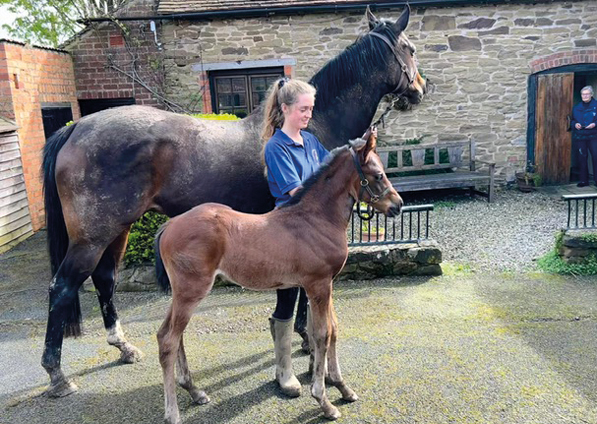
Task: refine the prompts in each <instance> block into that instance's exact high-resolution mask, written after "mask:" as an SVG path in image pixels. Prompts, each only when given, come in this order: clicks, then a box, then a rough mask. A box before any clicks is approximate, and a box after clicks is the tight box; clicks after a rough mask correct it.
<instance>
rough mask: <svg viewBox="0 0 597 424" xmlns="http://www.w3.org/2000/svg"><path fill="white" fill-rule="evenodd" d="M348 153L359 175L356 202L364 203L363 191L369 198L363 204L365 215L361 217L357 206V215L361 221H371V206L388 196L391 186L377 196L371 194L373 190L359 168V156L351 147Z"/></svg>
mask: <svg viewBox="0 0 597 424" xmlns="http://www.w3.org/2000/svg"><path fill="white" fill-rule="evenodd" d="M350 153H351V154H352V158H353V160H354V165H355V167H356V168H357V173H358V174H359V178H360V179H361V189H360V190H359V198H358V201H359V203H360V202H365V201H364V200H363V193H364V192H365V191H366V192H367V194H369V198H370V199H369V201H368V202H365V203H367V215H363V214H362V213H361V208H360V206H357V215H359V218H361V219H362V220H364V221H369V220H371V218H373V206H372V205H373V204H375V203H377V202H379V201H380V200H381V199H383V198H384V197H386V196H387V195H388V194H390V191H391V190H392V186H390V187H386V188H385V190H384V191H382V192H381V193H379V194H375V193H373V190H371V186H370V185H369V180H368V179H367V177H365V173H364V172H363V168H362V167H361V163H360V162H359V156H358V155H357V152H355V150H354V149H353V148H352V147H351V148H350Z"/></svg>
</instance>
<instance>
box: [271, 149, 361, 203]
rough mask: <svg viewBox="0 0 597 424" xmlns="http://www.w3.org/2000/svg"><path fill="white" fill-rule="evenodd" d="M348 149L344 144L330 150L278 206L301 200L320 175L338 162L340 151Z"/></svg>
mask: <svg viewBox="0 0 597 424" xmlns="http://www.w3.org/2000/svg"><path fill="white" fill-rule="evenodd" d="M348 149H350V146H349V145H347V144H346V145H344V146H340V147H336V148H335V149H334V150H332V151H331V152H330V156H329V157H328V158H327V159H326V161H325V162H324V163H322V164H321V165H320V167H319V169H318V170H317V171H315V172H314V173H313V175H311V176H310V177H309V178H307V179H306V180H305V182H304V183H303V184H302V186H301V188H300V189H299V190H298V191H297V192H296V193H295V195H294V196H292V197H291V198H290V200H289V201H288V202H286V203H284V204H283V205H282V206H280V208H285V207H287V206H292V205H296V204H297V203H299V202H300V201H301V199H302V198H303V197H304V196H305V194H307V193H308V192H309V191H310V190H311V189H312V188H313V186H314V185H315V183H317V181H318V180H319V179H320V177H321V176H322V175H323V174H325V173H326V172H327V171H328V170H329V169H330V168H332V167H333V166H334V164H335V163H336V162H338V160H339V158H340V156H342V153H343V152H345V151H347V150H348Z"/></svg>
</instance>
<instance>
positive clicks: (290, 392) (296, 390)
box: [280, 384, 301, 398]
mask: <svg viewBox="0 0 597 424" xmlns="http://www.w3.org/2000/svg"><path fill="white" fill-rule="evenodd" d="M280 391H281V392H282V393H283V394H284V395H286V396H288V397H293V398H295V397H299V396H300V395H301V386H300V384H299V385H298V386H296V385H292V386H284V387H283V386H280Z"/></svg>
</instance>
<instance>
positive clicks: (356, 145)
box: [348, 138, 367, 152]
mask: <svg viewBox="0 0 597 424" xmlns="http://www.w3.org/2000/svg"><path fill="white" fill-rule="evenodd" d="M348 144H350V147H352V148H353V149H354V150H355V151H356V152H360V151H361V150H362V149H363V148H364V147H365V145H366V144H367V141H365V140H363V139H362V138H355V139H354V140H350V141H349V142H348Z"/></svg>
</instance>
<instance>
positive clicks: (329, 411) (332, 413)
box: [323, 405, 342, 421]
mask: <svg viewBox="0 0 597 424" xmlns="http://www.w3.org/2000/svg"><path fill="white" fill-rule="evenodd" d="M323 416H324V417H325V418H326V419H328V420H330V421H335V420H337V419H338V418H340V417H341V416H342V414H341V413H340V411H339V410H338V408H336V407H335V406H333V405H330V406H329V407H328V408H326V409H325V410H324V411H323Z"/></svg>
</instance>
